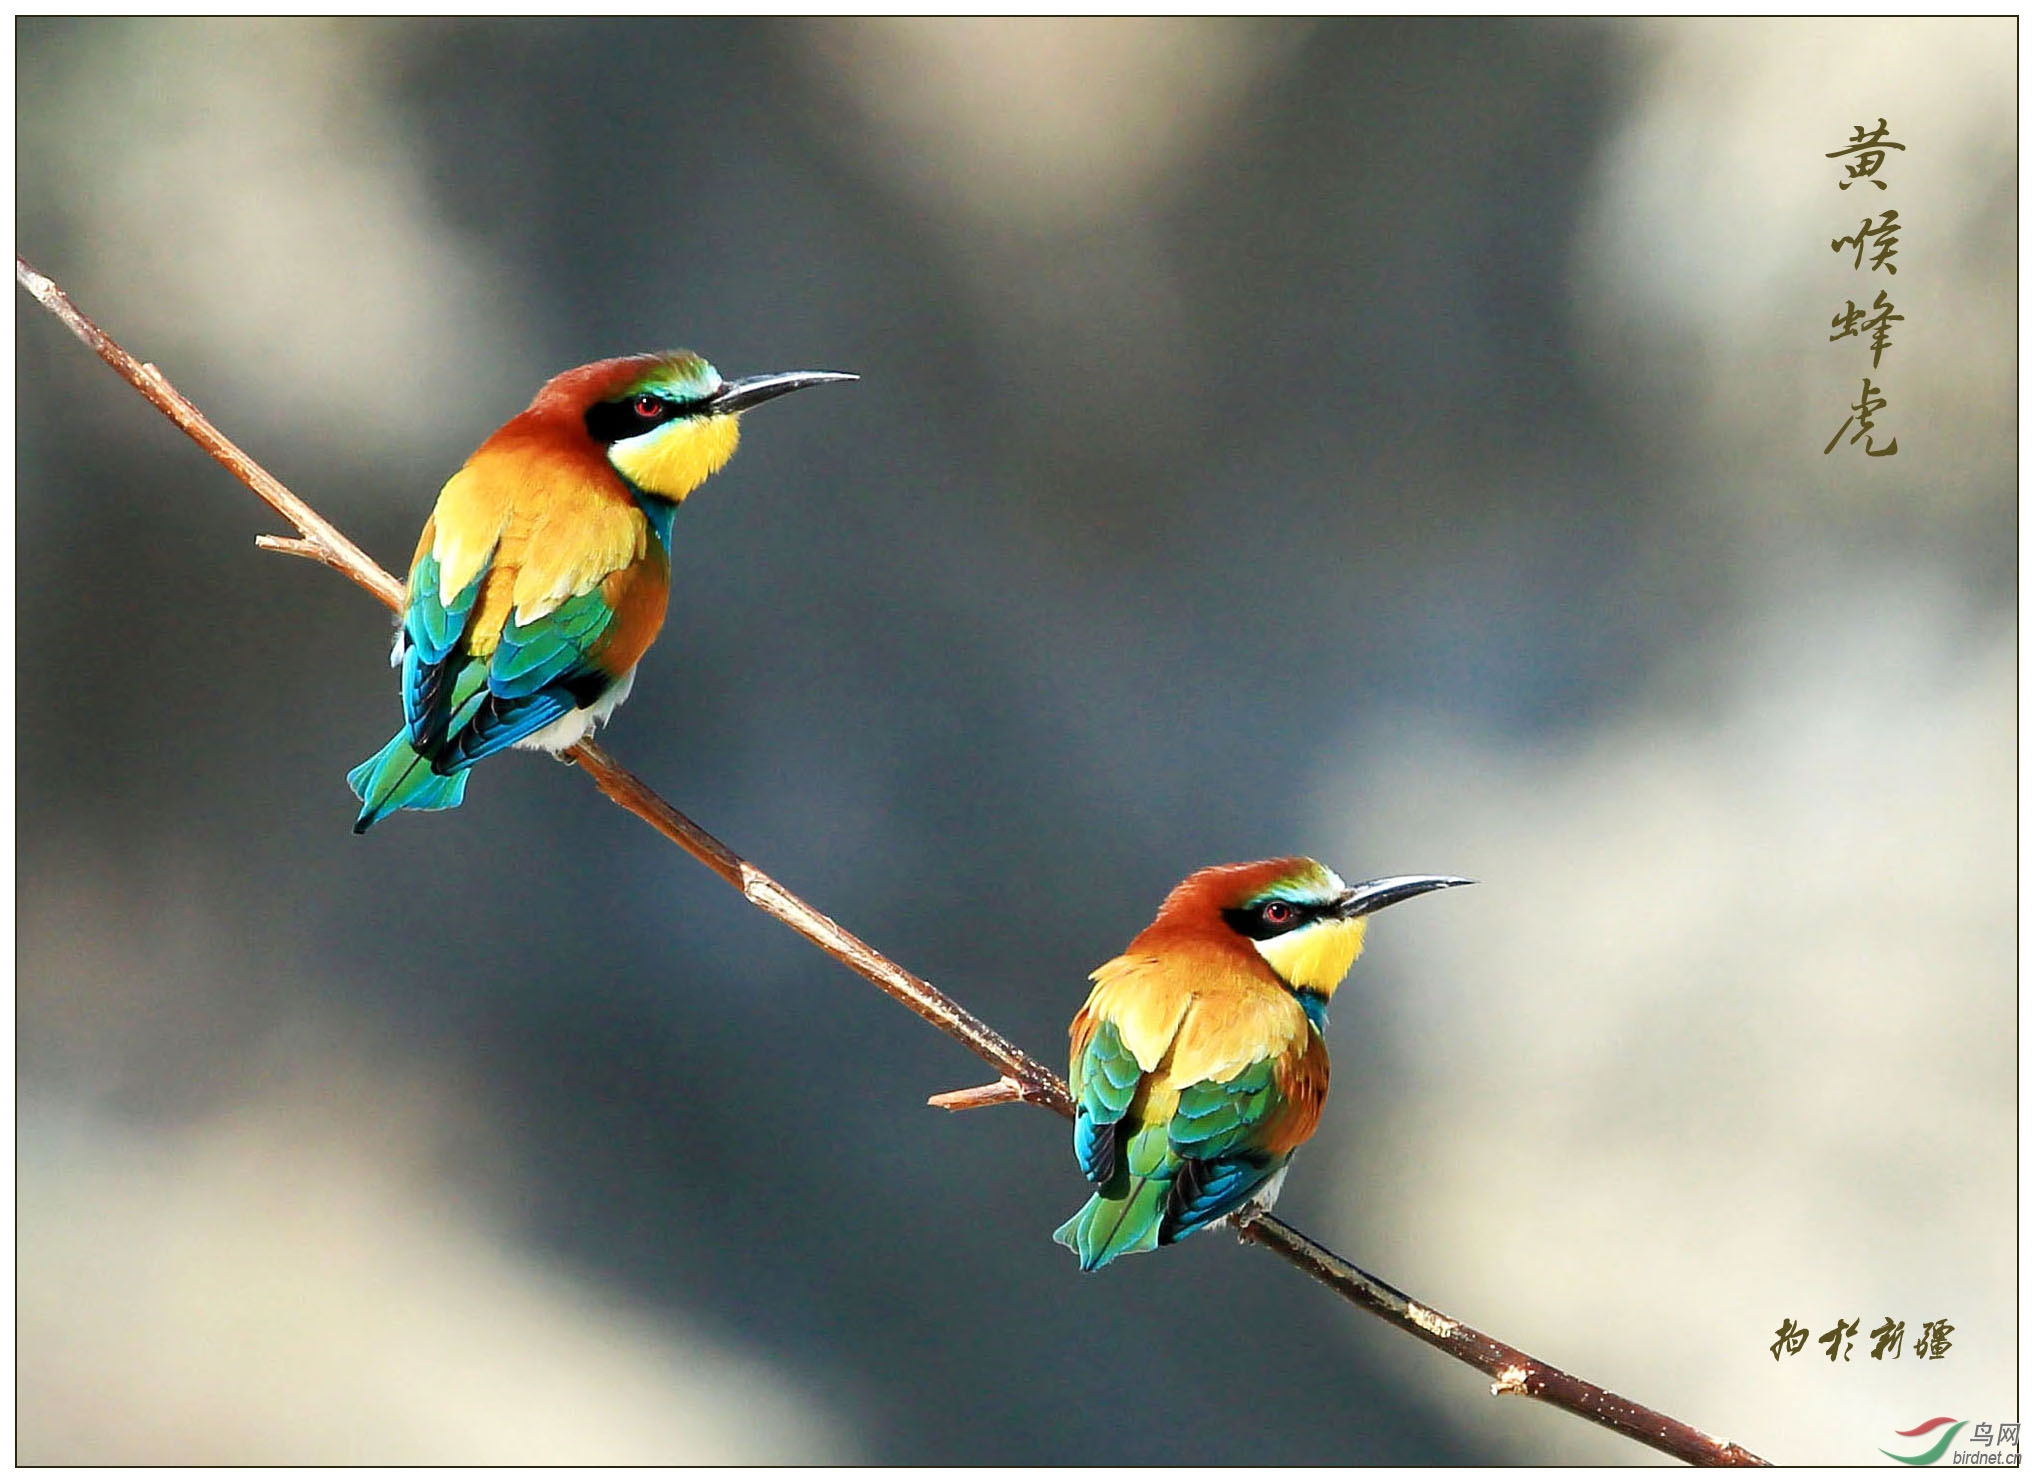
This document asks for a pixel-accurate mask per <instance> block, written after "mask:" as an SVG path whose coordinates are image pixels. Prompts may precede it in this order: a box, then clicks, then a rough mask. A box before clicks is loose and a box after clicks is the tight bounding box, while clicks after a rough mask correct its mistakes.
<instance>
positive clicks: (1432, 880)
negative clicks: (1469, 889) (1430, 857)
mask: <svg viewBox="0 0 2034 1483" xmlns="http://www.w3.org/2000/svg"><path fill="white" fill-rule="evenodd" d="M1475 884H1476V882H1474V881H1470V880H1464V879H1463V878H1462V877H1461V876H1459V875H1387V876H1385V877H1383V878H1382V879H1380V880H1374V881H1358V882H1357V883H1356V884H1355V885H1353V886H1351V887H1350V888H1349V889H1348V890H1347V891H1344V892H1343V893H1342V899H1341V900H1339V901H1337V902H1336V903H1335V914H1336V915H1337V916H1339V917H1341V918H1342V919H1343V920H1344V921H1347V920H1349V919H1350V918H1351V917H1367V916H1369V915H1370V913H1372V912H1373V911H1383V910H1384V908H1385V907H1387V906H1396V905H1397V904H1398V903H1399V902H1401V901H1410V900H1412V899H1413V897H1415V896H1424V895H1426V894H1427V892H1429V891H1438V890H1440V889H1441V888H1442V887H1444V886H1473V885H1475Z"/></svg>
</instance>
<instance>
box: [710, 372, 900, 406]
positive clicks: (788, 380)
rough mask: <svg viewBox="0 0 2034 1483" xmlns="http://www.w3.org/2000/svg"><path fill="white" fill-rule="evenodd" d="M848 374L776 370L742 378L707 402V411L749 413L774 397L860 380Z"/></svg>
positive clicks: (725, 386) (725, 387) (726, 385)
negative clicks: (810, 387)
mask: <svg viewBox="0 0 2034 1483" xmlns="http://www.w3.org/2000/svg"><path fill="white" fill-rule="evenodd" d="M861 379H862V378H861V377H859V376H851V375H849V374H848V373H847V372H846V371H772V372H770V373H769V374H768V375H767V376H742V377H739V378H737V379H736V380H733V381H729V382H727V383H726V384H725V385H723V386H722V387H721V389H720V390H719V391H717V392H715V393H714V394H713V395H712V396H710V397H708V398H707V400H706V410H707V411H709V412H712V413H715V414H716V415H718V414H721V413H727V412H745V411H747V410H748V409H749V408H750V407H760V406H761V405H762V404H763V403H764V402H767V401H769V400H770V399H771V398H773V397H780V396H783V395H784V394H785V393H787V392H793V391H803V390H805V388H806V387H808V386H824V385H826V384H827V382H829V381H859V380H861Z"/></svg>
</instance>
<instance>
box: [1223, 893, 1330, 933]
mask: <svg viewBox="0 0 2034 1483" xmlns="http://www.w3.org/2000/svg"><path fill="white" fill-rule="evenodd" d="M1272 899H1273V900H1274V901H1281V902H1282V904H1284V905H1286V906H1289V907H1291V908H1292V915H1291V916H1289V917H1287V918H1286V919H1285V920H1284V921H1282V922H1267V921H1266V920H1265V919H1264V908H1265V907H1267V906H1269V905H1271V902H1270V901H1260V902H1258V903H1257V904H1256V905H1255V906H1232V907H1229V908H1227V909H1226V910H1224V911H1223V913H1222V920H1223V921H1225V922H1227V923H1228V924H1229V925H1230V927H1232V928H1233V929H1235V930H1236V931H1238V932H1240V933H1242V934H1243V935H1244V936H1245V937H1247V938H1249V939H1250V940H1251V941H1252V942H1266V941H1268V940H1270V939H1271V938H1274V937H1283V936H1285V934H1286V933H1288V932H1297V931H1298V930H1299V929H1300V928H1302V927H1304V926H1306V925H1307V924H1308V923H1309V922H1317V921H1319V920H1320V919H1321V918H1322V917H1324V916H1326V915H1327V914H1328V908H1327V907H1325V906H1317V905H1312V904H1309V903H1308V902H1304V901H1284V900H1283V898H1280V897H1274V898H1272Z"/></svg>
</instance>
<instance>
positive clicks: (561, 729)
mask: <svg viewBox="0 0 2034 1483" xmlns="http://www.w3.org/2000/svg"><path fill="white" fill-rule="evenodd" d="M635 684H636V672H635V669H634V667H633V666H632V667H631V668H630V669H629V672H628V673H627V674H625V675H623V676H622V677H621V678H620V679H619V680H616V681H615V682H614V684H612V685H611V686H609V687H608V690H607V693H606V694H605V695H603V696H601V697H600V699H598V700H596V701H595V702H594V703H593V704H592V705H583V706H581V707H580V708H579V709H578V710H576V711H567V712H566V713H565V714H564V715H562V716H560V717H559V718H558V719H557V720H555V721H553V722H552V723H551V724H550V725H549V726H546V727H545V728H544V729H543V730H541V731H533V732H531V733H530V734H529V735H528V736H526V737H524V738H523V739H522V740H521V741H519V742H517V743H516V745H517V746H518V747H523V748H527V749H528V750H530V751H532V752H554V753H555V752H563V751H565V750H566V749H568V748H570V747H573V746H577V745H578V744H579V743H580V742H581V741H584V740H585V739H586V738H587V737H588V736H589V735H591V734H592V732H593V728H594V727H596V726H599V725H600V724H602V723H603V722H604V721H606V720H607V718H608V717H609V716H611V715H613V714H614V709H615V707H616V706H618V705H620V704H621V703H622V702H623V701H625V700H627V699H628V698H629V691H631V690H633V689H634V688H635Z"/></svg>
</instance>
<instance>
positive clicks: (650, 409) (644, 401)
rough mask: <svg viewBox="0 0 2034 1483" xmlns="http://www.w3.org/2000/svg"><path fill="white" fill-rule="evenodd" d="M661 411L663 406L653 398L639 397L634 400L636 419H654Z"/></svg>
mask: <svg viewBox="0 0 2034 1483" xmlns="http://www.w3.org/2000/svg"><path fill="white" fill-rule="evenodd" d="M663 410H664V404H663V403H662V402H660V401H658V400H657V399H656V398H655V397H653V396H639V397H637V398H636V416H638V417H655V416H656V415H657V414H658V413H660V412H662V411H663Z"/></svg>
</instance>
